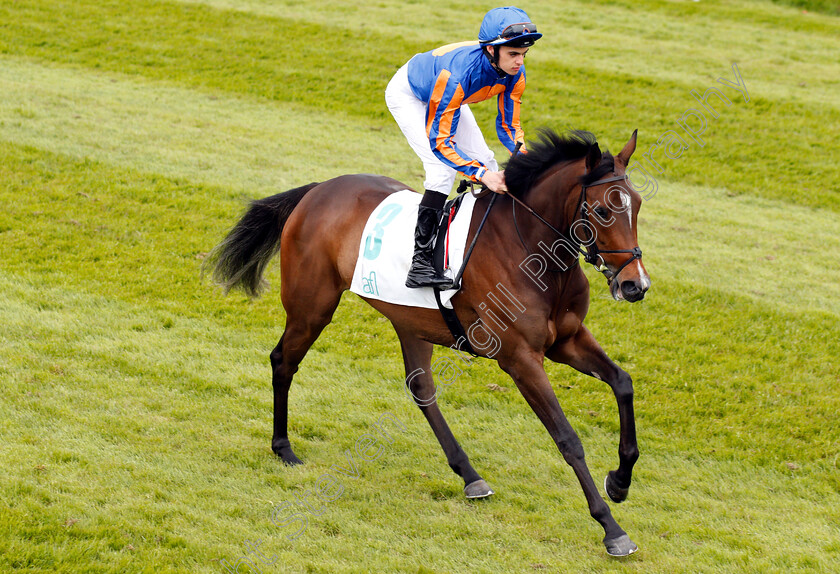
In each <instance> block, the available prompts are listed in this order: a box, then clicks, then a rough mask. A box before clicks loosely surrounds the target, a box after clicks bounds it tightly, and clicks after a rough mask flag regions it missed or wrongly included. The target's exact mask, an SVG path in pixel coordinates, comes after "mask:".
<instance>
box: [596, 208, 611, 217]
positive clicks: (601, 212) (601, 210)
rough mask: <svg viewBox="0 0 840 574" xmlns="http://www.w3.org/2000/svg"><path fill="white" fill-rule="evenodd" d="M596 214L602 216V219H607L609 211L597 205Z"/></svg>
mask: <svg viewBox="0 0 840 574" xmlns="http://www.w3.org/2000/svg"><path fill="white" fill-rule="evenodd" d="M595 215H597V216H598V217H600V218H601V219H606V218H607V215H609V212H608V211H607V210H606V209H605V208H603V207H596V208H595Z"/></svg>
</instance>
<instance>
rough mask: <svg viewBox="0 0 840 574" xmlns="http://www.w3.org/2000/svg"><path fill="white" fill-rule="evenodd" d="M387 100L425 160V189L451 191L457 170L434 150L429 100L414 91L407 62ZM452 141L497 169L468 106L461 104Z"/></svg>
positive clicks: (394, 78)
mask: <svg viewBox="0 0 840 574" xmlns="http://www.w3.org/2000/svg"><path fill="white" fill-rule="evenodd" d="M385 103H386V104H388V109H389V110H390V111H391V114H392V115H393V116H394V119H395V120H396V121H397V125H399V126H400V129H401V130H402V133H403V134H404V135H405V137H406V139H407V140H408V145H410V146H411V149H413V150H414V153H416V154H417V155H418V156H420V159H421V160H422V161H423V168H424V169H425V170H426V181H425V182H424V183H423V186H424V187H425V188H426V189H430V190H433V191H437V192H440V193H443V194H446V195H449V192H450V191H452V184H453V183H455V178H456V177H457V175H458V172H457V171H455V170H454V169H452V168H451V167H449V166H448V165H446V164H444V163H443V162H442V161H440V160H439V159H438V158H437V157H436V156H435V154H434V153H433V152H432V148H431V146H430V144H429V136H428V135H427V134H426V108H427V106H426V104H425V103H423V102H422V101H421V100H419V99H418V98H417V96H415V95H414V92H412V91H411V86H410V85H409V83H408V64H406V65H405V66H403V67H402V68H400V69H399V70H398V71H397V73H396V74H394V77H393V78H391V81H390V82H389V83H388V87H387V88H386V89H385ZM452 141H454V142H456V143H457V144H458V148H459V149H460V150H461V151H463V152H464V153H465V154H467V155H468V156H469V157H471V158H472V159H476V160H478V161H480V162H481V163H483V164H484V165H485V166H487V168H488V169H489V170H491V171H498V169H499V166H498V165H497V164H496V160H495V159H494V155H493V152H492V151H491V150H490V148H489V147H487V143H486V142H485V141H484V136H482V135H481V129H479V127H478V124H477V123H476V122H475V116H473V113H472V111H470V108H469V106H467V105H463V106H461V117H460V120H459V121H458V128H457V130H456V132H455V135H454V136H452Z"/></svg>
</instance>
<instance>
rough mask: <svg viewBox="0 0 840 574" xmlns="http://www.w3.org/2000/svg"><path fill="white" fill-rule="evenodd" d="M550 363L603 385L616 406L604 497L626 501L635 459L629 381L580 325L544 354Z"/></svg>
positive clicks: (631, 394) (634, 420)
mask: <svg viewBox="0 0 840 574" xmlns="http://www.w3.org/2000/svg"><path fill="white" fill-rule="evenodd" d="M548 358H549V359H551V360H552V361H557V362H559V363H565V364H567V365H569V366H571V367H573V368H575V369H577V370H578V371H580V372H581V373H583V374H585V375H590V376H592V377H595V378H596V379H599V380H601V381H604V382H605V383H607V384H608V385H609V386H610V388H611V389H612V391H613V394H614V395H615V400H616V402H617V403H618V417H619V422H620V425H621V431H620V437H619V443H618V460H619V463H618V470H614V471H610V473H609V474H608V475H607V479H606V481H605V483H604V486H605V489H606V491H607V495H608V496H609V497H610V499H612V500H613V502H622V501H624V500H625V499H626V498H627V493H628V491H629V489H630V481H631V477H632V474H633V465H634V464H636V460H637V459H638V458H639V446H638V444H637V442H636V419H635V415H634V414H633V381H632V380H631V379H630V375H628V374H627V373H626V372H625V371H624V370H622V369H621V368H620V367H619V366H618V365H616V364H615V363H613V362H612V360H611V359H610V358H609V357H608V356H607V354H606V353H605V352H604V350H603V349H602V348H601V346H600V345H599V344H598V341H596V340H595V337H593V336H592V333H591V332H590V331H589V329H587V328H586V327H583V326H581V329H580V330H579V331H578V332H577V334H576V335H575V336H574V337H572V338H571V339H569V340H568V341H565V342H564V343H563V344H561V345H558V346H557V347H556V348H552V349H551V350H550V352H549V353H548Z"/></svg>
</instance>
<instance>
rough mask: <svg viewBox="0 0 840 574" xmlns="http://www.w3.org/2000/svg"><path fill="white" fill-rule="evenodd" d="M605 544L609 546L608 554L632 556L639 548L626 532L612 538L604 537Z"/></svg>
mask: <svg viewBox="0 0 840 574" xmlns="http://www.w3.org/2000/svg"><path fill="white" fill-rule="evenodd" d="M604 546H606V547H607V554H609V555H610V556H619V557H620V556H630V555H631V554H633V553H634V552H636V551H638V550H639V547H638V546H636V545H635V544H634V543H633V541H632V540H630V537H629V536H627V535H626V534H623V535H621V536H619V537H618V538H614V539H612V540H607V539H606V538H605V539H604Z"/></svg>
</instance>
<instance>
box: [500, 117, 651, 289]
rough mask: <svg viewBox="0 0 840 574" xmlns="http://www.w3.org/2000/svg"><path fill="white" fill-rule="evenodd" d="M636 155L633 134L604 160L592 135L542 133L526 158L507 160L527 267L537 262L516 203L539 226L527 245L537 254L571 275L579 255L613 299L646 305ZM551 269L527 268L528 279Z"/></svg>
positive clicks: (607, 154)
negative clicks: (631, 166) (632, 171)
mask: <svg viewBox="0 0 840 574" xmlns="http://www.w3.org/2000/svg"><path fill="white" fill-rule="evenodd" d="M635 149H636V132H633V135H632V137H631V138H630V141H629V142H628V143H627V145H626V146H624V149H623V150H621V153H620V154H618V155H617V156H615V157H613V156H612V155H610V154H609V153H608V152H606V153H603V154H602V153H601V150H600V148H599V147H598V142H597V141H596V140H595V136H594V135H592V134H591V133H589V132H585V131H573V132H571V133H570V134H568V135H565V136H563V137H561V136H559V135H557V134H556V133H554V132H553V131H551V130H543V131H542V133H541V137H540V139H539V140H538V141H535V142H529V144H528V153H526V154H519V155H515V156H514V157H512V158H511V160H510V161H509V162H508V164H507V166H506V167H505V180H506V183H507V187H508V190H509V192H510V193H509V195H511V197H512V198H513V200H514V212H513V213H514V218H513V219H514V225H515V226H516V230H517V234H518V235H519V239H520V241H521V242H522V245H523V247H524V248H525V251H526V252H527V253H529V254H530V255H529V257H528V259H527V260H526V261H528V262H531V259H532V258H533V257H536V258H537V259H539V258H540V257H542V255H540V254H535V253H534V249H532V248H530V247H529V246H528V244H527V243H526V241H525V239H523V237H522V234H521V232H520V227H519V224H518V223H517V221H516V218H515V215H516V210H515V207H516V205H517V204H519V205H521V206H522V207H523V208H524V209H526V210H527V211H529V212H530V213H531V214H532V215H534V216H535V217H536V218H538V219H539V220H540V221H541V222H542V223H543V224H544V225H543V226H539V225H538V226H536V228H535V229H536V231H534V232H533V233H535V235H534V236H532V237H531V238H530V245H539V247H540V250H541V253H544V254H547V255H549V256H550V257H551V259H552V260H553V261H554V263H555V264H556V265H555V266H556V267H560V269H561V270H566V269H568V268H569V256H570V255H571V257H572V261H573V263H572V265H576V264H577V261H578V257H579V256H580V254H579V252H581V251H582V252H583V253H584V255H585V257H586V261H587V262H589V263H591V264H592V265H594V266H595V267H596V268H597V269H598V270H599V271H601V273H603V274H604V275H605V276H606V278H607V282H608V283H609V285H610V292H611V293H612V296H613V297H614V298H615V299H625V300H627V301H640V300H641V299H643V298H644V296H645V292H646V291H647V290H648V288H649V287H650V278H649V277H648V274H647V272H646V271H645V268H644V266H643V265H642V250H641V249H639V243H638V239H637V237H636V218H637V216H638V214H639V207H640V206H641V204H642V198H641V196H640V195H639V193H638V192H636V190H634V189H633V187H632V186H631V185H630V181H629V180H628V179H627V174H626V170H627V164H628V163H629V162H630V156H631V155H633V151H635ZM540 214H543V215H545V216H547V217H548V219H550V220H551V221H548V219H546V218H544V217H543V216H541V215H540ZM552 242H553V243H552ZM546 243H547V244H551V247H550V248H548V247H546ZM525 266H526V267H528V265H525ZM520 267H522V266H520ZM548 267H549V266H548V264H541V265H539V269H537V270H533V269H530V268H529V270H528V273H529V274H530V275H532V278H533V276H535V275H541V274H542V273H544V272H546V271H547V270H548ZM537 284H538V285H540V286H541V287H543V286H542V285H541V284H540V283H539V282H537Z"/></svg>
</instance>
